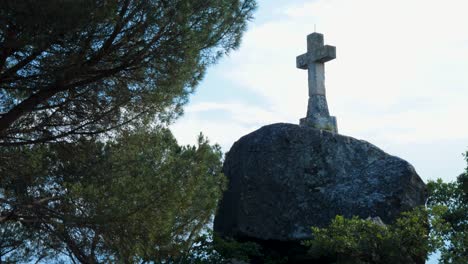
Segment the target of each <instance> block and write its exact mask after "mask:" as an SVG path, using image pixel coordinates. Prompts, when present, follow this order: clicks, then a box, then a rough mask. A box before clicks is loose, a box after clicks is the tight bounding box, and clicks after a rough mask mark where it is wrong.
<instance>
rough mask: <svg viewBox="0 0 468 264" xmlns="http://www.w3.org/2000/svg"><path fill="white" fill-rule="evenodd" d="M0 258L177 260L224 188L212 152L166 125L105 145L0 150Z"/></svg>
mask: <svg viewBox="0 0 468 264" xmlns="http://www.w3.org/2000/svg"><path fill="white" fill-rule="evenodd" d="M0 156H1V157H2V166H1V171H0V173H1V174H2V177H1V178H0V186H1V191H2V193H1V194H2V196H0V212H1V216H0V237H1V239H0V259H2V260H3V261H5V260H9V261H11V262H16V261H27V260H35V259H36V260H37V259H40V258H44V259H45V260H47V259H49V260H50V259H55V260H57V259H60V258H63V257H64V256H67V257H69V259H70V260H76V261H79V262H80V263H100V262H109V261H110V262H122V263H135V262H141V261H147V262H149V261H154V262H156V263H162V262H163V261H166V263H167V261H169V260H176V259H178V258H180V257H181V256H183V255H184V254H187V252H188V251H189V250H190V248H191V247H192V246H193V243H194V241H196V240H197V239H198V237H199V236H200V235H201V233H200V232H201V231H202V230H203V229H204V228H205V227H206V225H207V223H208V222H209V221H210V219H211V217H212V215H213V214H214V210H215V208H216V205H217V200H218V198H219V197H220V195H221V192H222V190H223V186H224V181H225V179H224V176H223V175H222V174H221V172H220V171H221V161H220V159H221V152H220V150H219V147H217V146H216V145H215V146H211V145H209V144H208V142H207V141H206V140H205V139H204V138H203V137H200V138H199V142H198V146H186V147H180V146H178V145H177V142H176V141H175V139H174V138H173V136H172V135H171V133H170V132H169V130H167V129H160V128H158V129H152V130H146V129H139V130H137V131H133V132H122V133H121V134H119V135H118V136H117V137H116V138H115V139H114V140H112V141H108V142H106V143H102V142H98V141H89V140H80V141H79V142H76V143H59V144H47V145H36V146H33V147H28V146H17V147H9V148H2V149H1V153H0Z"/></svg>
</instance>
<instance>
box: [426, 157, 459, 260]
mask: <svg viewBox="0 0 468 264" xmlns="http://www.w3.org/2000/svg"><path fill="white" fill-rule="evenodd" d="M467 155H468V152H467V154H466V155H465V158H466V161H467V163H468V156H467ZM428 189H429V193H430V196H429V199H428V202H427V205H428V207H429V208H433V210H438V214H434V215H437V216H438V218H439V221H438V224H437V225H434V228H433V230H434V233H435V235H436V236H437V237H438V238H439V249H440V252H441V258H440V263H444V264H445V263H453V264H463V263H467V262H468V166H467V168H466V170H465V172H464V173H463V174H461V175H460V176H458V178H457V180H456V181H455V182H449V183H445V182H443V181H442V180H441V179H438V180H437V181H431V182H429V183H428Z"/></svg>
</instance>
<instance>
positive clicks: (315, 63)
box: [296, 33, 338, 133]
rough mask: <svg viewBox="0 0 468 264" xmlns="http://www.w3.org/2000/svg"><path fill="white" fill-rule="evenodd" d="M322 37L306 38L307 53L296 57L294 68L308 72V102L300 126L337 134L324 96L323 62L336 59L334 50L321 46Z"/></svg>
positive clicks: (312, 36)
mask: <svg viewBox="0 0 468 264" xmlns="http://www.w3.org/2000/svg"><path fill="white" fill-rule="evenodd" d="M323 43H324V41H323V35H322V34H320V33H312V34H310V35H308V36H307V53H304V54H302V55H300V56H297V57H296V67H297V68H299V69H303V70H307V71H308V83H309V102H308V107H307V115H306V117H304V118H302V119H301V120H300V124H301V125H302V126H310V127H313V128H317V129H325V130H328V131H332V132H335V133H338V127H337V125H336V118H335V117H334V116H330V113H329V112H328V105H327V98H326V95H325V62H327V61H330V60H333V59H335V58H336V48H335V47H333V46H329V45H324V44H323Z"/></svg>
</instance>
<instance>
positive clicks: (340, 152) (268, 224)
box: [214, 123, 425, 241]
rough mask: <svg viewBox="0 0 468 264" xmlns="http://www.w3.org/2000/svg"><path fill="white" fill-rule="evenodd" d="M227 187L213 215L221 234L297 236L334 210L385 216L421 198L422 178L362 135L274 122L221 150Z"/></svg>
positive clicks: (389, 219) (290, 238)
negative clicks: (224, 158) (358, 136)
mask: <svg viewBox="0 0 468 264" xmlns="http://www.w3.org/2000/svg"><path fill="white" fill-rule="evenodd" d="M224 173H225V174H226V176H227V177H228V179H229V186H228V189H227V191H226V192H225V194H224V197H223V199H222V201H221V203H220V207H219V210H218V213H217V215H216V218H215V222H214V229H215V232H216V233H218V234H219V235H221V236H222V237H233V238H236V239H241V240H246V239H247V240H263V241H267V240H268V241H298V240H302V239H308V238H311V232H310V227H311V226H319V227H324V226H326V225H328V224H329V223H330V221H331V219H333V218H334V217H335V216H336V215H344V216H345V217H352V216H354V215H356V216H359V217H361V218H364V219H365V218H368V217H371V218H375V217H379V218H380V219H382V221H383V222H384V223H386V224H389V223H391V222H392V221H393V220H394V219H395V218H397V217H398V216H399V214H400V212H402V211H407V210H410V209H411V208H413V207H415V206H419V205H423V204H424V201H425V184H424V183H423V181H422V180H421V178H420V177H419V176H418V174H417V173H416V172H415V170H414V168H413V167H412V166H411V165H410V164H409V163H408V162H406V161H404V160H402V159H400V158H398V157H395V156H391V155H389V154H387V153H385V152H384V151H382V150H380V149H379V148H377V147H376V146H374V145H372V144H370V143H368V142H366V141H362V140H357V139H354V138H351V137H347V136H342V135H338V134H335V133H330V132H327V131H323V130H317V129H312V128H309V127H305V126H298V125H293V124H283V123H280V124H273V125H268V126H265V127H262V128H260V129H259V130H257V131H255V132H253V133H250V134H248V135H246V136H244V137H242V138H241V139H240V140H238V141H237V142H236V143H235V144H234V145H233V147H232V148H231V150H230V151H229V153H228V154H227V156H226V160H225V163H224Z"/></svg>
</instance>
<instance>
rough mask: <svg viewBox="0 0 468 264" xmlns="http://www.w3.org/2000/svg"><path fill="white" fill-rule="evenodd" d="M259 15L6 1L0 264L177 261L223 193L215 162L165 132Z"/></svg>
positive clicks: (173, 2) (218, 6)
mask: <svg viewBox="0 0 468 264" xmlns="http://www.w3.org/2000/svg"><path fill="white" fill-rule="evenodd" d="M255 7H256V3H255V1H254V0H144V1H140V0H76V1H70V0H50V1H34V0H25V1H3V2H2V4H1V5H0V262H7V263H16V262H29V261H34V262H41V261H43V262H50V261H54V262H60V261H64V262H67V263H69V262H74V263H77V262H80V263H103V262H105V263H109V262H112V263H115V262H119V263H135V262H140V263H144V262H151V263H161V262H164V263H175V262H177V261H180V260H181V259H184V258H185V259H186V258H187V256H188V254H189V252H191V250H192V247H193V246H194V245H195V244H196V241H199V240H200V236H202V235H203V233H204V229H205V228H206V226H207V224H208V223H209V221H210V220H211V217H212V215H213V212H214V210H215V207H216V203H217V200H218V198H219V196H220V194H221V191H222V190H223V186H224V177H223V176H222V174H221V172H220V170H221V159H222V154H221V152H220V149H219V147H218V146H216V145H210V144H209V142H208V141H207V140H206V139H205V138H204V137H202V136H200V138H199V141H198V144H197V145H196V146H180V145H178V144H177V142H176V140H175V139H174V137H173V136H172V134H171V132H170V131H169V130H168V129H167V125H168V124H170V123H171V122H172V121H173V120H174V119H175V118H176V117H178V116H179V115H180V114H181V113H182V106H183V105H184V104H185V103H186V102H187V100H188V96H189V95H190V94H191V93H192V92H194V89H195V88H196V86H197V84H198V83H199V81H200V80H201V79H202V77H203V75H204V73H205V71H206V69H207V67H208V66H210V65H211V64H213V63H215V62H216V61H217V60H218V59H219V58H220V57H221V56H222V55H224V54H227V53H228V52H230V51H231V50H232V49H235V48H236V47H238V45H239V43H240V39H241V36H242V33H243V32H244V30H245V29H246V23H247V21H248V20H249V19H251V17H252V13H253V11H254V9H255Z"/></svg>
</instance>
